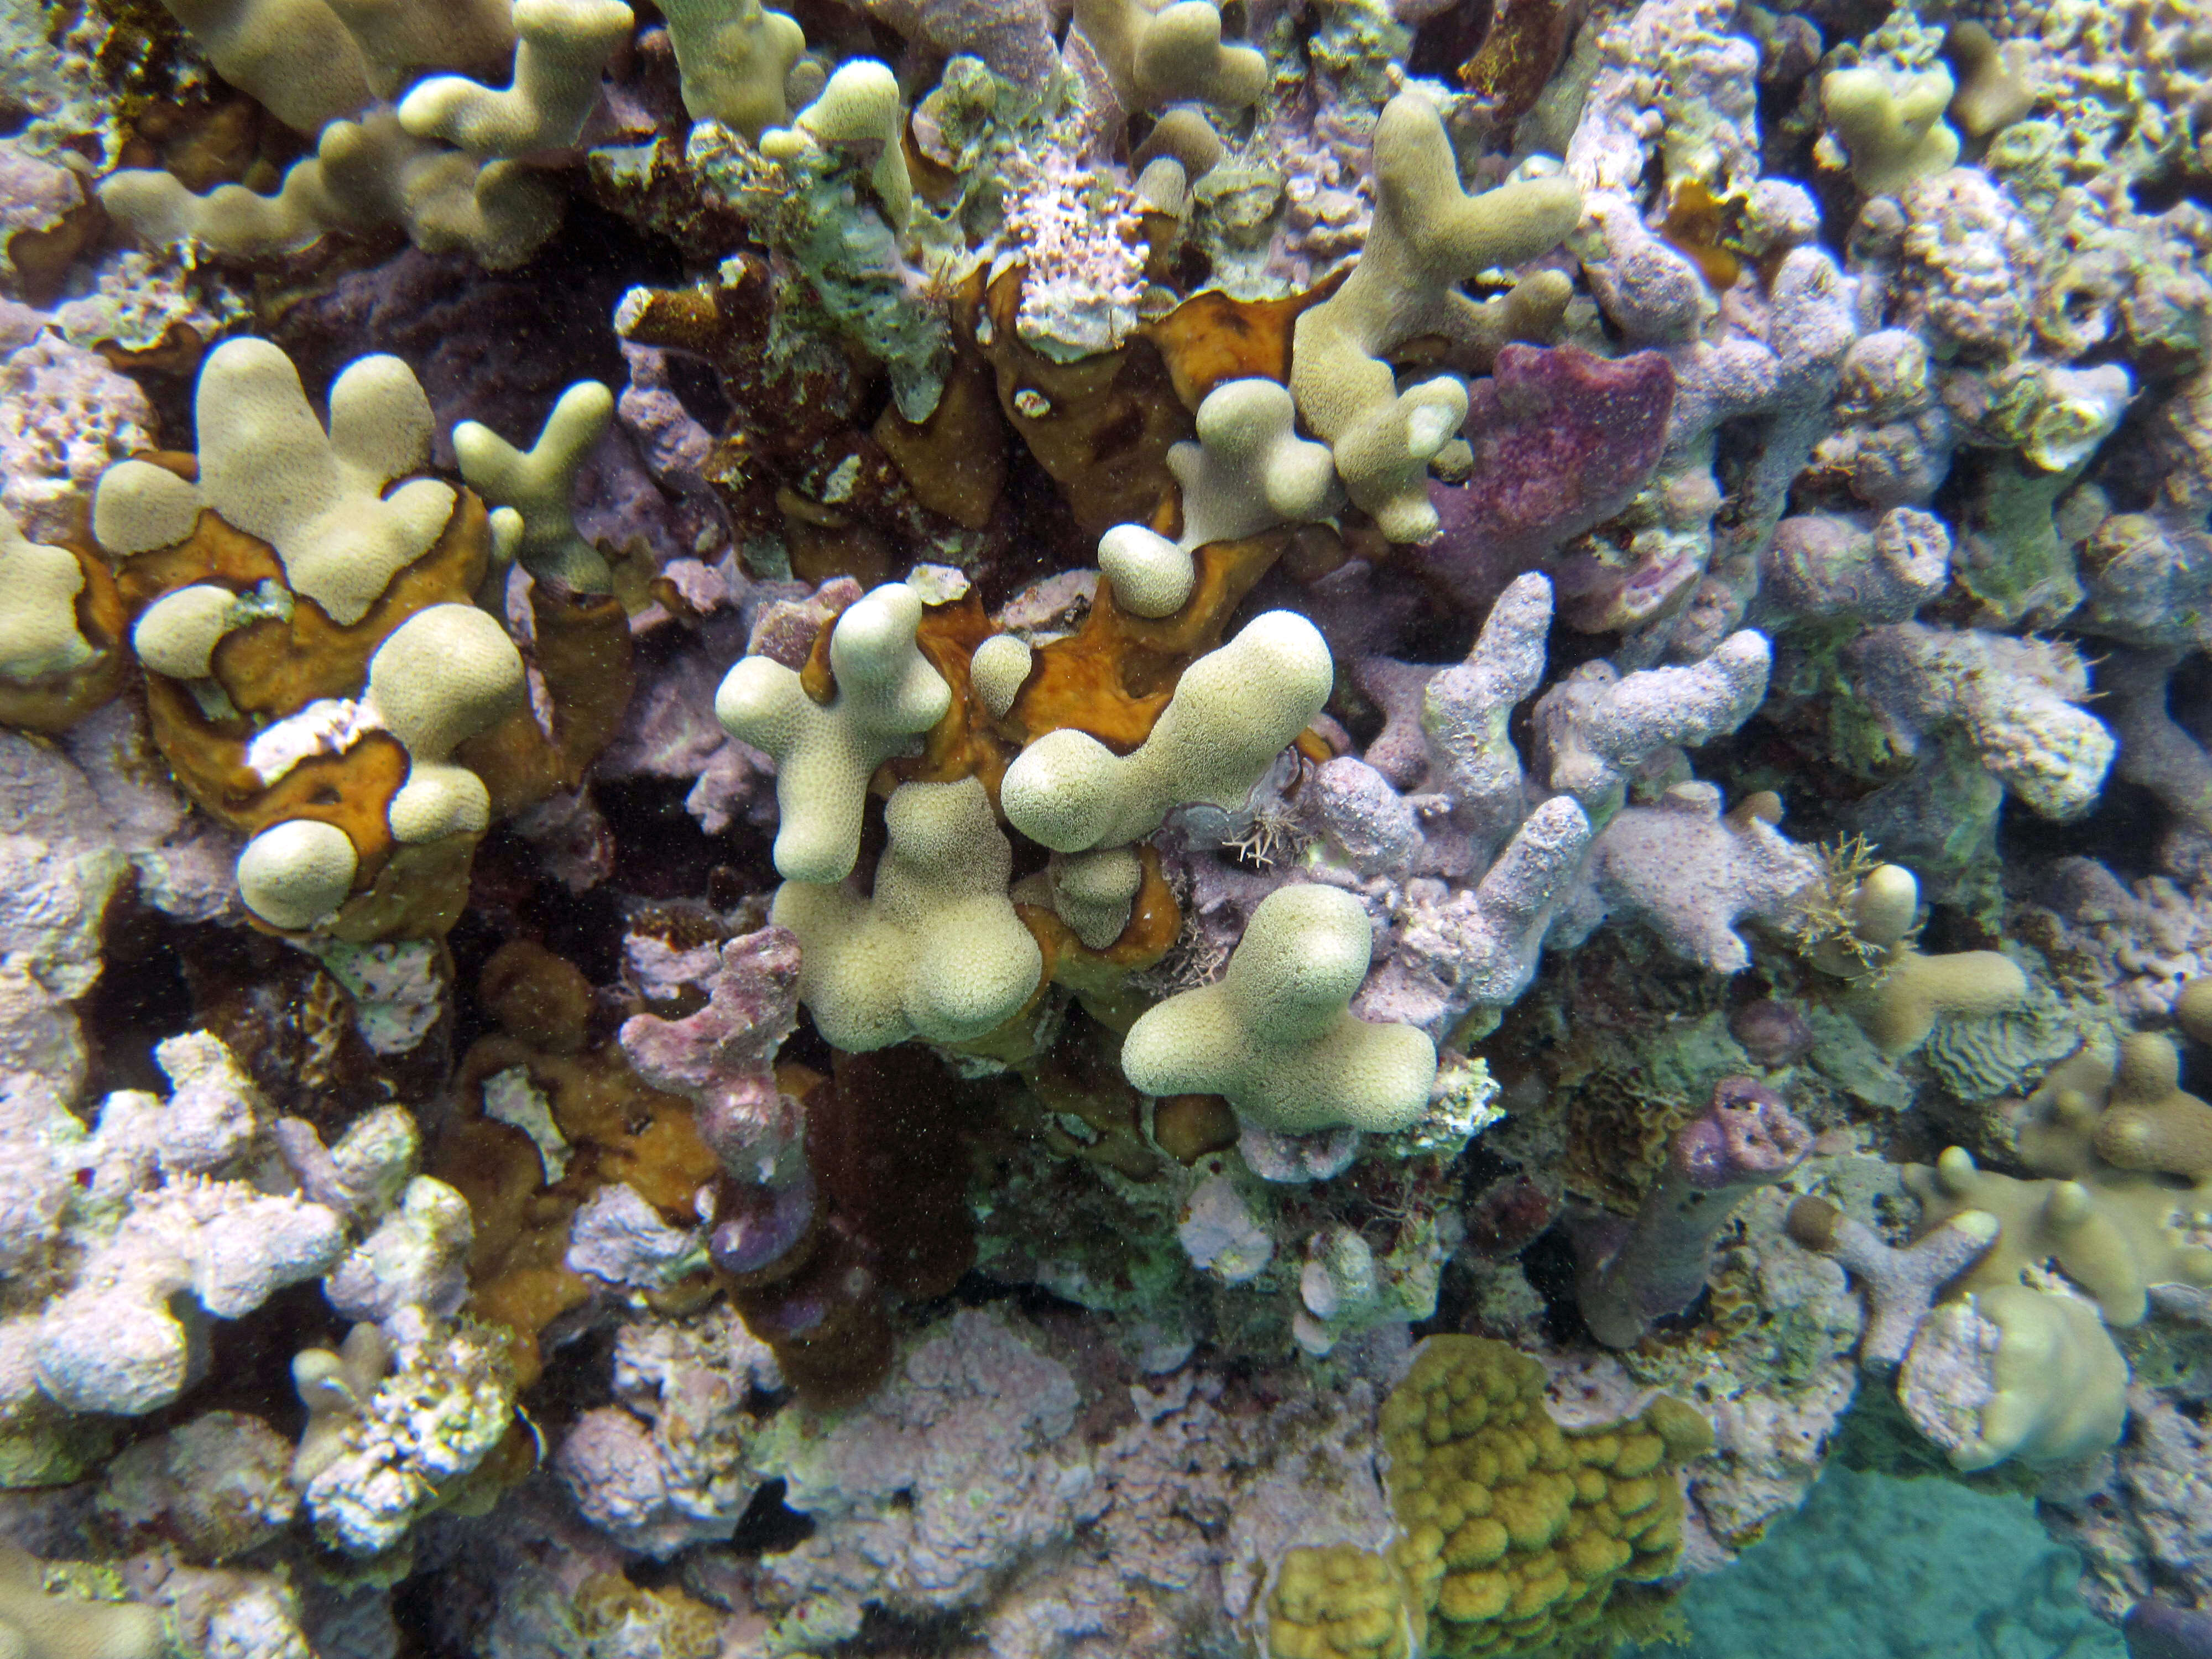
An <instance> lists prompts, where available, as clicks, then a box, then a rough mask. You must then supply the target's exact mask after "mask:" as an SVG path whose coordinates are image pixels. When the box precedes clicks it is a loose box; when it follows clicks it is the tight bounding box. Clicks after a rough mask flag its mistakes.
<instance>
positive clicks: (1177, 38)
mask: <svg viewBox="0 0 2212 1659" xmlns="http://www.w3.org/2000/svg"><path fill="white" fill-rule="evenodd" d="M1075 22H1076V27H1078V28H1079V29H1081V30H1082V31H1083V38H1084V39H1085V40H1086V41H1088V42H1089V43H1090V46H1091V50H1092V51H1093V52H1096V53H1097V55H1098V58H1099V61H1100V62H1101V63H1103V64H1104V65H1105V67H1106V73H1107V75H1108V76H1109V77H1110V79H1111V81H1112V83H1113V88H1114V95H1115V98H1116V99H1117V100H1119V101H1120V103H1121V107H1122V109H1123V110H1125V111H1126V112H1128V113H1129V114H1132V115H1134V114H1137V113H1139V112H1150V111H1154V110H1158V109H1159V108H1161V107H1162V106H1165V105H1168V104H1182V103H1201V104H1221V105H1225V106H1229V107H1231V108H1234V109H1243V108H1244V107H1245V106H1248V105H1251V104H1256V103H1258V102H1259V101H1260V100H1261V97H1262V96H1264V95H1265V94H1266V93H1267V58H1265V57H1264V56H1262V55H1261V53H1260V52H1255V51H1254V50H1253V49H1252V48H1251V47H1250V46H1223V45H1222V44H1221V10H1220V8H1218V6H1215V5H1214V4H1213V3H1212V0H1168V3H1166V4H1164V5H1158V6H1155V5H1152V4H1151V3H1149V0H1079V3H1078V4H1077V6H1076V9H1075Z"/></svg>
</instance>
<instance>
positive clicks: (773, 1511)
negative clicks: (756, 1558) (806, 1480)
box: [730, 1480, 814, 1555]
mask: <svg viewBox="0 0 2212 1659" xmlns="http://www.w3.org/2000/svg"><path fill="white" fill-rule="evenodd" d="M783 1494H784V1484H783V1482H782V1481H781V1480H767V1481H763V1482H762V1484H761V1487H760V1490H759V1491H757V1492H755V1493H754V1494H753V1495H752V1501H751V1502H750V1503H749V1504H746V1505H745V1512H744V1514H743V1515H741V1516H738V1528H737V1530H736V1531H735V1532H733V1533H732V1534H730V1550H731V1553H732V1554H736V1555H781V1554H783V1553H785V1552H786V1551H787V1550H795V1549H797V1548H798V1547H799V1546H800V1545H801V1544H803V1543H805V1541H807V1540H808V1539H810V1538H811V1537H813V1536H814V1522H813V1521H812V1520H811V1518H809V1517H808V1516H804V1515H801V1514H800V1513H799V1511H798V1510H794V1509H793V1508H792V1507H791V1506H790V1505H789V1504H786V1503H785V1502H784V1501H783Z"/></svg>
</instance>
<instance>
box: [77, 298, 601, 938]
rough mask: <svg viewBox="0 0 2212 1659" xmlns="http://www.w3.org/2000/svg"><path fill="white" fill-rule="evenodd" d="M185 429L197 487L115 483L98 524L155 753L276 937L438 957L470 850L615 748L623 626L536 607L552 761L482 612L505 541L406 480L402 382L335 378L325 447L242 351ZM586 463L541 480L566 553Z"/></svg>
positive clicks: (247, 343) (122, 473)
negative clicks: (232, 847)
mask: <svg viewBox="0 0 2212 1659" xmlns="http://www.w3.org/2000/svg"><path fill="white" fill-rule="evenodd" d="M194 406H195V410H196V413H197V417H198V421H197V424H198V428H199V433H200V439H201V448H200V452H199V455H198V458H197V467H196V468H192V467H189V466H186V465H181V464H179V463H175V462H172V463H171V464H169V465H163V464H161V463H160V462H157V461H155V460H152V459H131V460H128V461H125V462H122V463H120V464H119V465H116V466H114V467H112V468H110V469H109V470H108V471H107V472H106V474H105V475H104V476H103V477H102V479H101V483H100V491H99V494H98V495H97V496H96V497H95V499H94V512H93V523H94V531H95V532H96V533H97V534H98V535H99V537H100V540H101V542H102V544H104V545H105V546H106V548H107V549H108V550H109V551H110V552H111V553H112V554H115V555H118V556H121V558H122V561H123V562H122V566H121V574H120V577H119V585H120V587H121V590H122V592H123V595H124V598H125V602H126V604H127V605H129V606H130V607H131V609H132V610H133V611H135V612H136V623H135V626H134V628H133V629H132V634H131V639H132V642H133V645H134V647H136V648H137V652H138V655H139V660H140V663H141V665H143V667H144V668H145V669H146V670H147V671H148V675H149V683H148V698H149V705H150V708H151V711H152V714H153V726H154V734H155V741H156V742H157V743H158V744H160V745H161V750H162V753H163V755H164V756H165V757H166V758H167V760H168V762H169V763H170V765H171V766H172V767H173V769H174V770H175V772H176V774H177V776H178V778H179V781H180V782H181V783H182V785H183V786H184V787H185V789H186V790H187V791H189V792H190V793H191V794H192V795H193V797H194V798H195V799H197V800H199V801H200V802H201V803H202V804H203V805H204V806H205V807H206V808H207V810H208V811H210V812H212V813H214V814H215V815H216V817H219V818H221V819H222V821H224V822H226V823H229V824H231V825H232V826H233V827H234V828H236V829H240V830H242V831H244V832H246V833H247V834H248V835H250V836H252V840H251V841H250V842H248V844H247V846H246V850H245V853H244V854H242V855H241V857H240V865H239V872H240V891H241V893H242V894H243V895H244V896H245V897H246V902H247V903H248V906H249V908H252V910H253V911H254V913H255V914H256V915H258V916H260V917H261V918H262V920H264V921H266V922H268V923H269V924H270V926H272V927H279V928H283V929H287V930H299V929H303V928H307V927H316V926H319V925H325V924H327V925H329V926H331V927H337V928H339V929H341V930H342V931H343V932H345V933H348V934H349V935H350V936H352V937H354V938H356V939H378V938H385V937H392V936H395V935H397V936H414V937H421V936H423V935H429V934H437V933H443V932H444V931H445V930H446V929H447V927H451V926H452V925H453V919H454V918H455V916H456V915H458V914H459V894H460V890H462V889H463V888H465V882H466V874H467V869H468V863H469V855H470V852H471V849H472V848H473V846H474V843H475V841H476V838H477V837H478V836H482V835H483V833H484V831H485V829H487V828H488V826H489V823H490V822H491V820H492V819H493V818H494V817H501V816H504V815H505V814H507V813H509V812H512V811H515V810H517V809H518V808H519V807H521V806H525V805H531V804H532V803H533V802H535V801H537V800H538V799H542V798H543V797H544V795H545V794H547V793H550V791H551V790H552V789H554V788H555V787H574V784H575V782H576V781H578V780H579V779H580V775H581V771H582V769H583V767H584V765H585V764H586V763H588V761H589V759H590V757H591V755H592V753H593V752H595V751H596V750H597V749H598V747H599V745H600V744H603V743H604V742H605V740H606V738H608V737H609V736H611V733H612V728H613V722H614V720H615V719H616V718H618V716H619V713H620V710H621V707H622V704H623V702H624V701H626V700H627V696H628V691H629V684H628V659H629V641H628V627H627V623H626V621H625V619H624V618H623V614H622V611H621V607H620V606H619V605H616V604H615V603H614V601H613V600H611V599H592V598H589V597H586V598H582V599H571V598H569V597H567V596H565V595H563V594H561V593H556V592H554V591H552V589H551V587H550V586H545V585H541V586H539V587H538V589H537V590H536V591H535V592H533V594H532V613H533V617H534V619H535V621H536V623H537V632H538V637H537V639H536V641H535V642H534V647H533V651H534V655H535V656H536V658H537V660H538V665H539V668H540V671H541V672H543V673H544V674H545V676H546V678H547V680H548V684H549V689H550V690H551V691H552V698H551V702H552V704H553V711H552V712H553V715H554V720H553V722H552V724H553V726H554V732H553V734H550V735H549V733H548V732H546V731H545V730H544V728H543V727H541V726H539V725H538V720H537V718H536V716H535V715H534V714H533V713H532V710H531V709H530V708H529V706H528V701H527V698H526V693H525V678H524V664H523V660H522V658H521V656H520V653H519V651H518V649H517V647H516V646H515V644H514V642H513V640H512V639H511V638H510V637H509V636H508V635H507V631H506V629H504V628H503V627H502V626H501V624H500V623H499V622H498V621H497V619H496V618H495V617H493V616H492V615H491V614H490V613H489V612H488V611H482V610H479V609H478V608H477V606H476V605H475V604H474V603H473V598H472V596H473V595H474V594H475V593H476V592H477V591H478V590H479V589H480V588H482V587H483V586H484V580H485V577H486V575H487V574H488V573H489V571H490V570H491V569H492V568H493V561H494V555H495V544H496V542H497V540H498V538H497V537H496V536H495V526H493V524H492V522H491V521H490V520H489V518H488V516H487V515H486V513H485V512H484V510H483V504H482V502H481V501H478V500H477V497H476V496H474V495H471V494H469V493H467V492H465V491H461V490H457V489H455V488H454V487H453V485H451V484H449V483H445V482H444V481H442V480H440V479H437V478H432V477H410V476H409V475H410V474H414V473H416V472H419V471H420V470H421V469H422V467H423V466H424V465H425V464H426V462H427V459H428V448H429V441H430V412H429V407H428V400H427V399H426V398H424V396H423V393H422V388H421V387H420V386H419V385H417V384H416V380H415V378H414V376H413V375H412V374H410V372H409V370H408V369H407V368H406V366H405V365H404V363H402V362H399V361H398V359H397V358H392V357H374V358H365V359H362V361H361V362H357V363H356V364H354V365H352V366H351V367H350V368H348V369H347V370H346V371H345V372H344V373H343V374H341V375H340V376H339V377H338V379H337V381H336V382H335V383H334V384H333V385H332V387H331V416H330V428H329V431H328V433H327V434H325V429H324V428H323V425H322V424H321V422H318V421H317V419H316V418H315V416H314V414H313V410H310V409H309V407H308V405H307V398H306V395H305V393H304V392H303V390H302V389H301V385H300V380H299V377H298V375H297V374H296V373H295V371H294V369H293V368H292V365H291V363H290V362H289V360H288V359H287V358H286V357H285V356H284V355H283V353H282V352H281V351H279V350H277V349H276V348H275V347H274V346H271V345H270V344H268V343H266V342H264V341H259V340H252V339H243V340H234V341H231V342H228V343H226V344H224V345H223V346H222V347H220V348H219V349H216V351H215V352H213V353H211V354H210V356H209V358H208V360H207V362H206V364H205V365H204V368H203V371H202V374H201V376H200V382H199V386H198V388H197V394H196V400H195V405H194ZM573 465H574V454H573V453H568V454H567V455H565V456H562V457H559V458H551V459H545V460H544V461H541V463H540V464H539V465H538V468H537V469H536V471H535V472H534V474H533V481H532V492H531V493H530V495H529V496H528V499H529V501H530V503H531V507H532V513H538V514H550V515H551V516H552V517H553V518H554V519H556V520H557V522H558V523H559V524H560V526H562V527H563V528H564V529H565V530H567V532H568V538H569V539H570V540H571V541H573V540H574V532H573V526H571V525H570V523H569V520H568V515H567V513H566V510H565V507H558V506H557V497H558V496H559V495H562V493H564V492H565V490H566V489H567V487H568V479H569V478H570V477H572V476H573ZM187 472H193V473H196V477H192V478H188V477H187V476H186V474H187ZM521 529H522V526H520V525H519V524H518V525H516V526H515V527H514V531H512V532H510V538H513V535H514V533H515V532H520V530H521ZM593 557H594V558H596V555H594V556H593ZM349 907H350V908H349Z"/></svg>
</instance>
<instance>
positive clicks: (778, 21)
mask: <svg viewBox="0 0 2212 1659" xmlns="http://www.w3.org/2000/svg"><path fill="white" fill-rule="evenodd" d="M661 13H662V15H664V16H665V17H666V18H667V19H668V39H669V41H670V44H671V45H672V46H674V47H675V48H676V65H677V68H678V70H680V71H681V72H682V74H683V77H684V85H683V96H684V109H685V110H686V111H688V112H690V116H691V118H692V119H694V120H696V121H720V123H721V124H722V125H724V126H726V127H728V128H730V129H731V130H732V131H736V132H741V133H743V134H744V136H745V137H747V138H749V139H753V140H757V139H758V138H759V137H760V136H761V134H762V133H763V132H765V131H768V129H769V128H770V127H780V126H781V125H783V124H784V121H785V120H786V118H787V117H788V116H789V114H790V111H791V106H789V105H788V104H787V103H786V102H785V101H784V95H783V94H784V77H785V76H787V75H788V74H789V73H790V72H791V66H792V65H793V64H795V63H797V62H798V61H799V53H800V52H805V50H806V32H805V30H804V29H802V28H800V27H799V25H798V23H797V22H795V21H793V20H792V19H791V18H790V17H788V16H787V15H785V14H784V13H782V12H780V11H769V10H767V9H764V8H763V6H762V5H761V3H760V0H669V3H668V4H667V5H665V6H664V7H662V8H661Z"/></svg>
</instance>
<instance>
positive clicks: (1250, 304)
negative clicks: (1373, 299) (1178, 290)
mask: <svg viewBox="0 0 2212 1659" xmlns="http://www.w3.org/2000/svg"><path fill="white" fill-rule="evenodd" d="M1342 281H1343V278H1342V277H1341V276H1332V277H1331V278H1329V280H1328V281H1327V282H1325V283H1322V284H1321V285H1320V286H1318V287H1316V288H1312V289H1308V290H1307V291H1306V292H1305V293H1304V294H1296V295H1291V297H1290V298H1288V299H1286V300H1235V299H1231V297H1230V296H1229V295H1226V294H1224V293H1223V292H1222V291H1221V290H1220V289H1206V292H1204V293H1203V294H1194V295H1192V296H1191V297H1190V298H1189V299H1188V300H1185V301H1183V302H1182V304H1181V305H1179V306H1177V307H1176V308H1175V309H1174V310H1173V311H1170V313H1168V314H1167V315H1166V316H1164V317H1161V318H1158V319H1155V320H1153V321H1152V322H1149V323H1146V325H1144V326H1143V327H1142V328H1140V329H1139V330H1138V331H1137V332H1138V334H1139V336H1140V337H1143V338H1145V339H1146V340H1149V341H1151V342H1152V344H1154V345H1155V346H1157V347H1158V348H1159V352H1160V356H1161V357H1162V358H1163V359H1164V361H1165V362H1166V363H1167V368H1168V380H1169V384H1170V385H1171V386H1173V387H1174V388H1175V394H1176V398H1178V399H1180V400H1181V402H1182V406H1183V407H1184V408H1185V409H1188V410H1191V411H1192V412H1193V413H1194V414H1195V413H1196V412H1197V410H1198V406H1199V405H1200V404H1202V403H1204V402H1205V401H1206V393H1208V392H1212V390H1213V388H1214V387H1216V386H1219V385H1221V384H1222V383H1223V382H1224V381H1227V380H1253V379H1259V380H1277V381H1280V382H1281V383H1282V384H1283V385H1285V386H1288V385H1289V384H1290V381H1291V327H1292V325H1294V324H1296V323H1297V320H1298V313H1300V312H1302V311H1304V310H1305V309H1306V308H1307V307H1310V306H1317V305H1319V304H1320V303H1321V302H1322V301H1323V300H1326V299H1327V298H1328V296H1329V295H1332V294H1334V293H1335V292H1336V290H1337V288H1338V286H1339V284H1340V283H1342Z"/></svg>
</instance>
